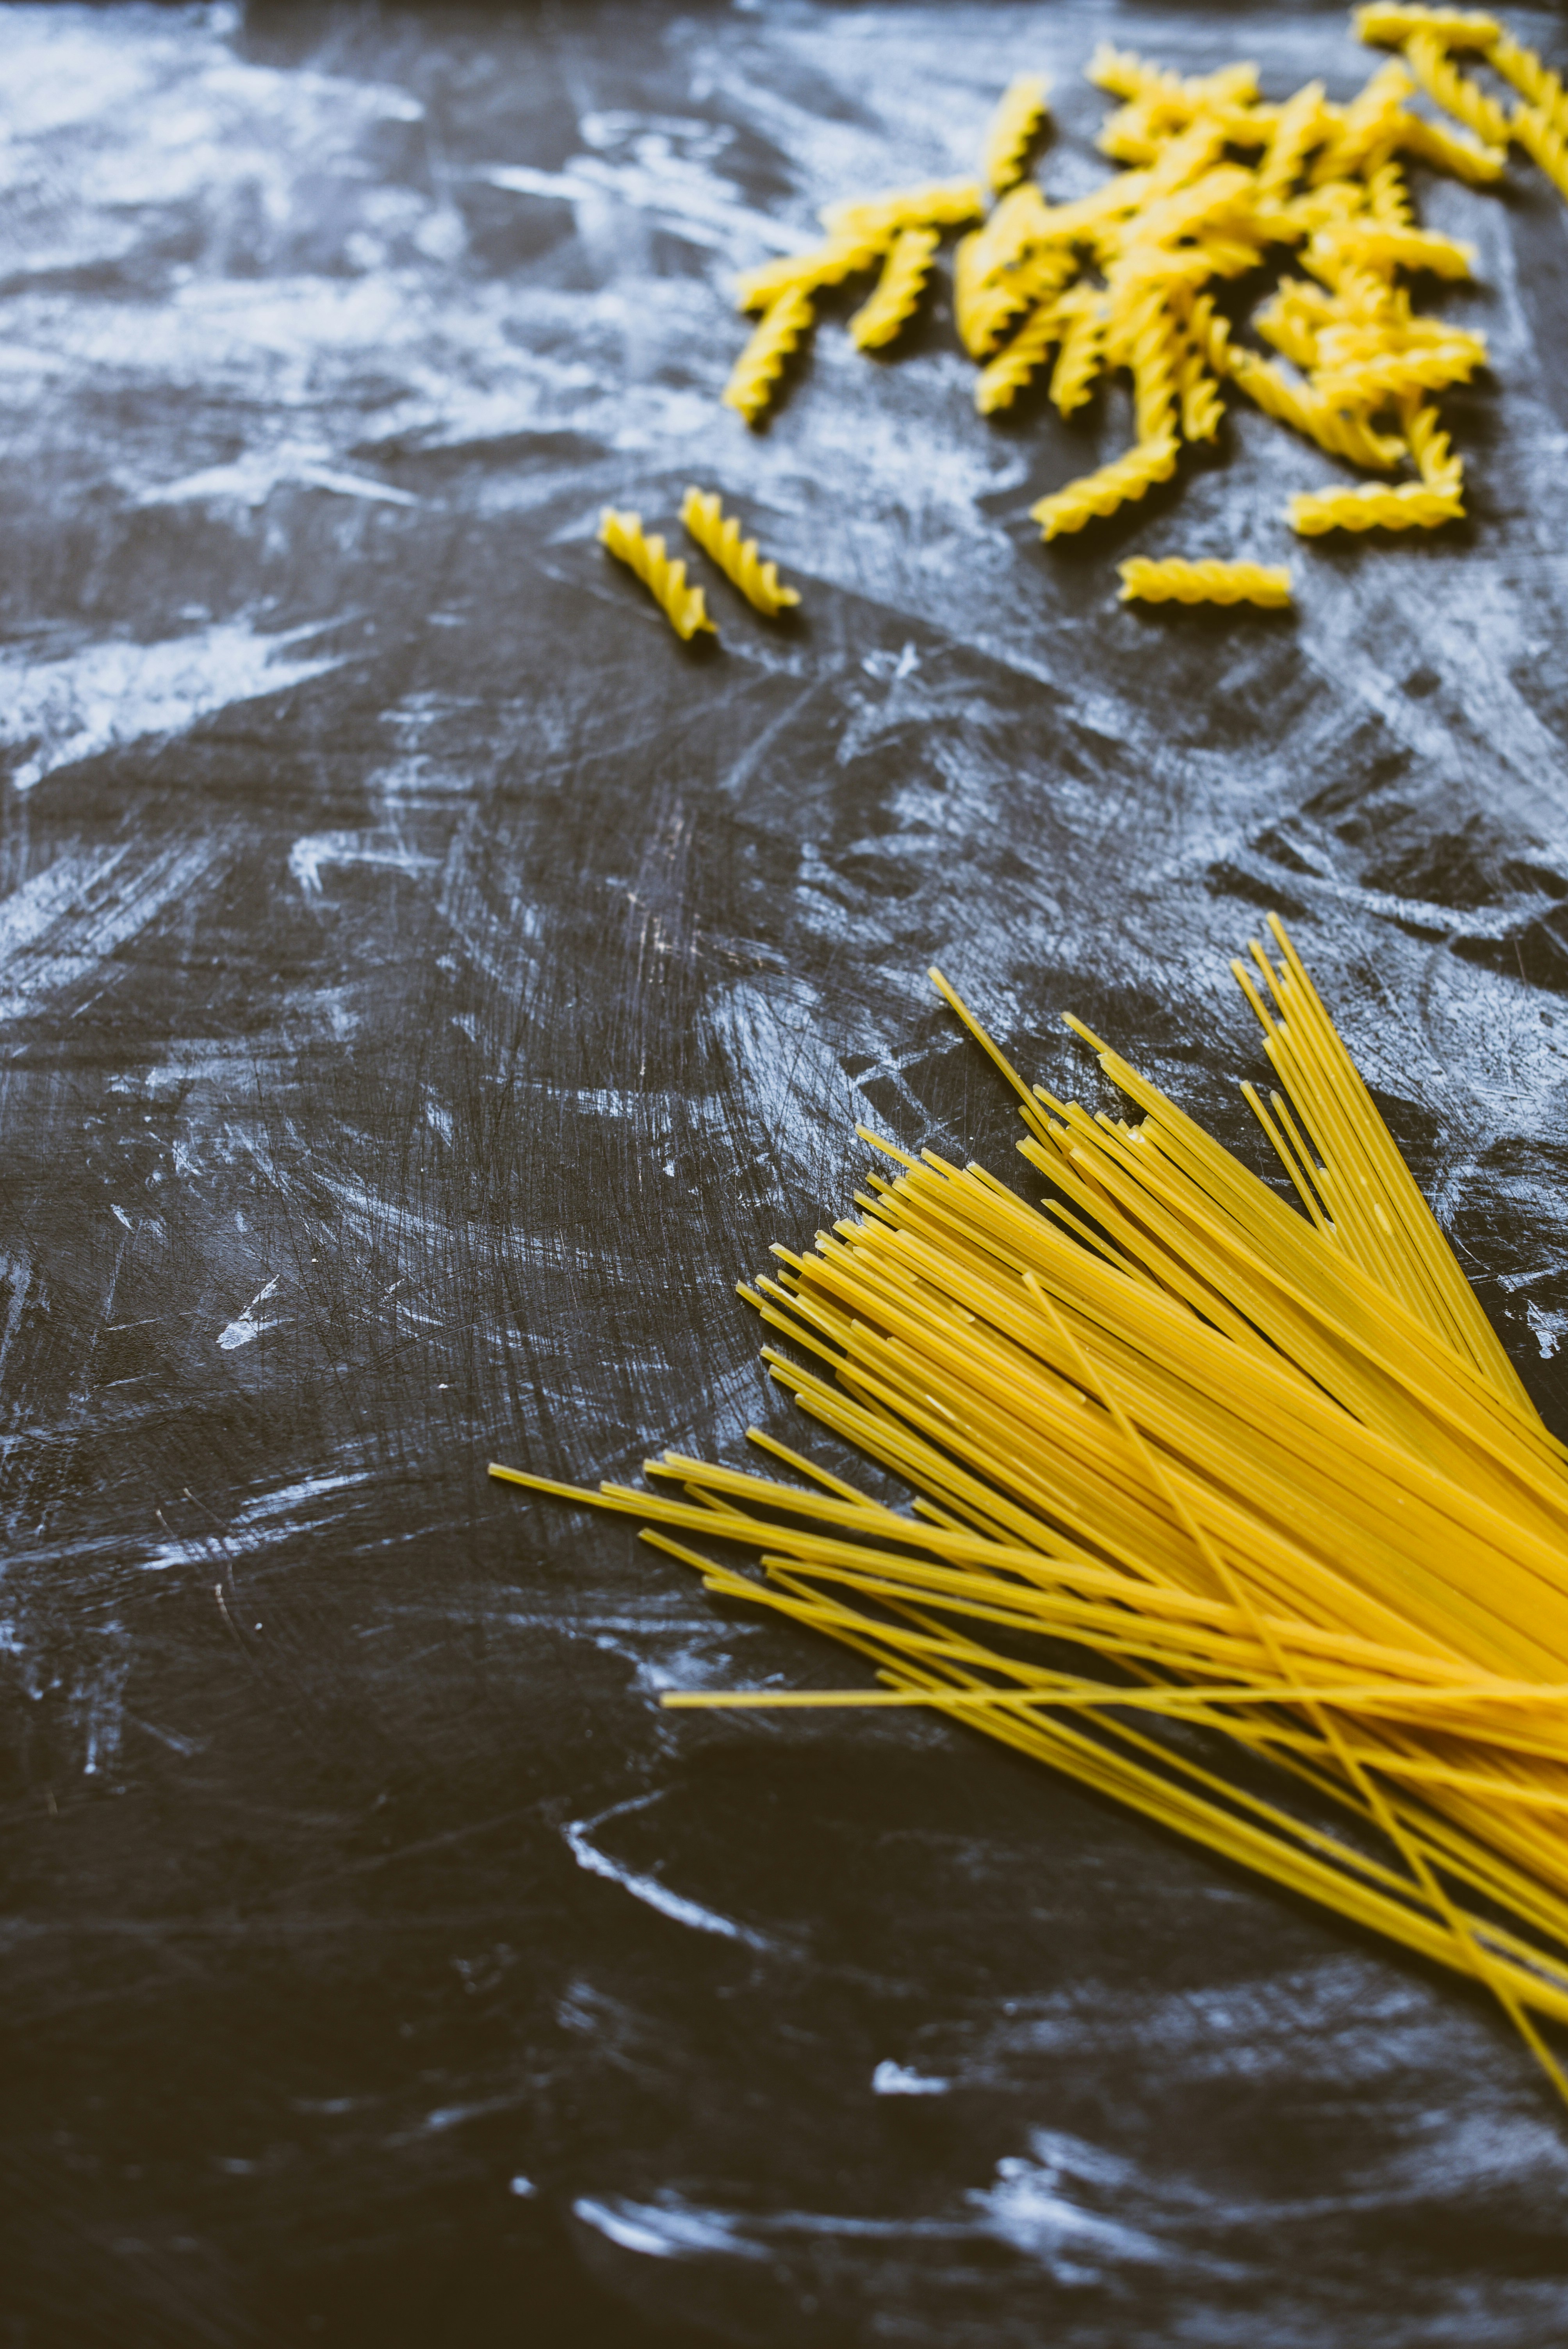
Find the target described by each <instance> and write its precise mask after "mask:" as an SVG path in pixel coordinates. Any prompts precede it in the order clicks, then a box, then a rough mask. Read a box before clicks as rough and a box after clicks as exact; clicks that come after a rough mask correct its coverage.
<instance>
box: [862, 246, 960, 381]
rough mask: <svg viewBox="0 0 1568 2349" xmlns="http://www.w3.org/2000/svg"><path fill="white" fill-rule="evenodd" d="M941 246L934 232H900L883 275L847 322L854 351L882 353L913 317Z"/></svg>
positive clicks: (890, 249) (883, 269) (889, 254)
mask: <svg viewBox="0 0 1568 2349" xmlns="http://www.w3.org/2000/svg"><path fill="white" fill-rule="evenodd" d="M940 242H941V239H940V237H939V235H938V233H937V232H936V230H935V229H934V228H906V229H901V230H900V231H899V233H898V234H897V236H896V237H894V239H893V241H892V245H891V246H890V247H889V249H888V256H887V259H886V260H885V261H884V262H883V264H882V275H881V276H880V277H879V278H878V279H877V282H876V284H875V285H874V286H873V287H872V292H871V294H870V295H869V296H868V298H867V299H866V300H865V301H864V302H862V303H861V306H860V308H859V309H858V310H857V311H856V312H855V314H854V316H853V317H852V318H851V320H850V340H851V342H852V343H853V344H854V346H855V348H856V349H857V350H860V351H877V350H881V349H882V347H883V346H884V345H885V344H888V343H891V342H892V339H893V337H894V336H896V335H897V334H898V333H899V332H900V330H901V329H902V328H903V326H904V325H905V323H906V322H907V320H908V319H910V318H911V317H913V314H914V311H915V307H916V305H918V303H919V301H920V297H921V295H922V294H923V292H924V290H925V281H926V279H927V278H928V277H929V276H930V274H931V264H932V262H933V260H934V258H935V254H936V248H937V245H938V244H939V243H940Z"/></svg>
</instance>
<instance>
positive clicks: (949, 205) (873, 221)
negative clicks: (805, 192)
mask: <svg viewBox="0 0 1568 2349" xmlns="http://www.w3.org/2000/svg"><path fill="white" fill-rule="evenodd" d="M984 212H985V189H984V188H983V187H982V186H981V184H980V182H979V181H978V180H930V181H926V182H925V183H924V185H923V186H921V187H918V188H893V189H892V190H891V191H889V193H888V194H886V195H885V196H861V197H860V198H858V199H856V201H855V202H852V203H847V204H826V205H824V206H823V208H822V210H821V212H820V213H819V214H818V218H819V219H820V222H821V223H822V226H823V227H824V228H825V229H826V230H827V232H828V233H829V235H830V236H832V237H882V238H883V239H884V240H885V239H887V238H889V237H894V236H896V235H897V234H898V233H899V232H900V230H901V229H906V228H963V227H964V226H965V224H966V223H967V222H970V221H972V220H978V219H979V218H980V217H981V215H982V214H983V213H984Z"/></svg>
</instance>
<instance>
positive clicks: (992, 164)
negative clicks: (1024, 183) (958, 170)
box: [980, 74, 1050, 195]
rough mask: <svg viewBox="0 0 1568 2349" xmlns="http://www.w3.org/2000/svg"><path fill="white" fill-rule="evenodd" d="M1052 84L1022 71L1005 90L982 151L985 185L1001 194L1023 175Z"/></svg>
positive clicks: (1042, 119)
mask: <svg viewBox="0 0 1568 2349" xmlns="http://www.w3.org/2000/svg"><path fill="white" fill-rule="evenodd" d="M1049 88H1050V84H1049V82H1048V81H1047V80H1046V78H1045V77H1044V76H1043V75H1041V74H1019V75H1018V76H1017V77H1016V79H1015V80H1013V81H1011V82H1009V83H1008V85H1007V88H1006V89H1005V90H1004V91H1003V93H1002V98H1001V100H1000V102H999V104H998V106H997V108H996V111H995V114H994V115H993V116H992V117H991V121H990V125H989V127H988V129H987V130H986V132H985V145H984V147H983V148H982V150H981V154H980V169H981V172H982V174H983V175H984V177H985V182H986V185H987V186H988V187H991V188H994V189H995V191H996V193H997V194H998V195H1000V194H1001V192H1002V191H1003V189H1004V188H1010V187H1011V186H1012V184H1013V182H1014V181H1015V180H1017V179H1021V178H1022V176H1023V171H1024V158H1025V156H1026V154H1027V152H1028V149H1029V141H1030V140H1031V139H1033V137H1034V136H1035V133H1036V132H1037V130H1038V129H1039V127H1040V125H1041V123H1042V122H1044V120H1045V119H1046V92H1047V90H1048V89H1049Z"/></svg>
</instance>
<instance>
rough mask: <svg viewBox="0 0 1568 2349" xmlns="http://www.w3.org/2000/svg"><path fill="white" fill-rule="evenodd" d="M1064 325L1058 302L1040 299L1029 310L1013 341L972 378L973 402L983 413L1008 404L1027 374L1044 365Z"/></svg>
mask: <svg viewBox="0 0 1568 2349" xmlns="http://www.w3.org/2000/svg"><path fill="white" fill-rule="evenodd" d="M1069 315H1070V313H1069ZM1065 329H1066V322H1065V320H1064V317H1063V314H1062V306H1061V305H1060V304H1059V303H1056V302H1042V303H1040V304H1039V305H1038V306H1037V308H1036V309H1033V310H1031V311H1030V313H1029V315H1028V316H1027V317H1026V319H1025V320H1024V323H1023V325H1022V326H1020V327H1019V328H1018V331H1017V333H1016V335H1015V336H1013V339H1012V341H1011V342H1009V343H1005V344H1004V345H1003V347H1002V348H1001V349H1000V350H999V351H998V352H997V354H996V356H995V358H994V359H992V360H991V361H990V362H989V363H988V364H987V365H986V366H985V367H982V368H981V370H980V373H979V375H978V376H977V377H976V378H975V408H976V409H978V410H979V412H980V414H981V415H982V416H994V415H995V412H996V410H997V409H999V408H1011V406H1012V404H1013V402H1014V400H1016V398H1017V397H1018V394H1019V392H1020V391H1022V389H1023V388H1024V386H1025V385H1026V383H1027V382H1028V380H1029V378H1030V377H1031V376H1032V375H1033V374H1034V373H1035V372H1036V370H1037V368H1039V367H1043V366H1044V365H1045V362H1046V358H1047V354H1048V353H1049V352H1050V351H1051V350H1053V349H1054V348H1055V347H1056V345H1057V343H1059V342H1060V340H1061V338H1062V335H1063V333H1064V332H1065Z"/></svg>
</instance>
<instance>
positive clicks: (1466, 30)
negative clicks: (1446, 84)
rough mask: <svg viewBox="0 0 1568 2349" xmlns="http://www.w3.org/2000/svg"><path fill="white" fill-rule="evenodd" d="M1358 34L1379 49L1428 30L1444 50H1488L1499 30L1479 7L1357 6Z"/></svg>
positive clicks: (1374, 3) (1491, 17) (1359, 37)
mask: <svg viewBox="0 0 1568 2349" xmlns="http://www.w3.org/2000/svg"><path fill="white" fill-rule="evenodd" d="M1354 22H1355V26H1356V32H1357V38H1358V39H1360V40H1363V41H1369V42H1371V43H1373V44H1374V45H1375V46H1376V47H1379V48H1394V49H1397V48H1399V47H1401V46H1402V45H1403V44H1404V43H1405V42H1406V41H1408V39H1409V37H1410V36H1411V34H1412V33H1429V34H1430V35H1432V36H1433V37H1434V38H1436V39H1437V40H1439V41H1440V42H1441V43H1442V45H1443V47H1445V48H1446V49H1488V48H1490V47H1491V45H1492V43H1493V42H1494V41H1495V40H1496V39H1497V37H1498V36H1499V35H1500V34H1501V31H1502V26H1501V25H1500V24H1499V23H1498V21H1497V18H1496V17H1495V16H1483V15H1482V14H1481V12H1480V9H1479V8H1401V7H1385V6H1382V5H1377V0H1373V5H1371V6H1369V7H1366V8H1357V10H1356V13H1355V18H1354Z"/></svg>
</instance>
